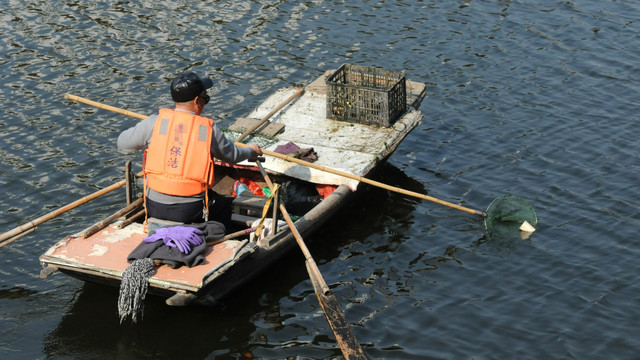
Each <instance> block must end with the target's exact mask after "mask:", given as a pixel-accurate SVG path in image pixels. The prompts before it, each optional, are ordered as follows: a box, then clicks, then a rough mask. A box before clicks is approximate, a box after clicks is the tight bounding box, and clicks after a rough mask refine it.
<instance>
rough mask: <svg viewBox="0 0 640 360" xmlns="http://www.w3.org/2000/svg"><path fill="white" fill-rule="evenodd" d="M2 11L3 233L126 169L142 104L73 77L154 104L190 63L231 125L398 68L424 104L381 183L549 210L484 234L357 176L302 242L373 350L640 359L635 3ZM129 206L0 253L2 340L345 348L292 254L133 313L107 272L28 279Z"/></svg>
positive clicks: (421, 355) (111, 199) (402, 355)
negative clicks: (301, 96) (533, 227)
mask: <svg viewBox="0 0 640 360" xmlns="http://www.w3.org/2000/svg"><path fill="white" fill-rule="evenodd" d="M0 18H1V19H2V21H0V34H1V35H2V37H1V39H2V40H0V65H1V68H0V69H1V70H0V83H1V84H2V87H0V102H1V103H2V109H3V114H4V115H3V116H1V117H0V143H1V147H0V186H1V187H2V192H3V196H2V198H1V199H0V215H1V216H0V232H4V231H8V230H9V229H11V228H13V227H15V226H17V225H19V224H21V223H24V222H27V221H29V220H32V219H35V218H36V217H38V216H41V215H43V214H46V213H48V212H50V211H52V210H54V209H56V208H59V207H61V206H63V205H65V204H67V203H69V202H71V201H74V200H76V199H78V198H80V197H82V196H85V195H87V194H90V193H92V192H94V191H96V190H97V189H100V188H103V187H106V186H108V185H110V184H112V183H114V182H116V181H119V180H120V179H121V176H122V171H121V167H122V165H123V164H124V162H125V161H126V160H127V159H135V160H136V162H137V164H138V166H139V156H131V157H124V156H122V155H120V154H118V153H117V152H116V150H115V140H116V137H117V135H118V133H119V132H120V131H122V130H123V129H125V128H127V127H129V126H131V125H132V124H133V123H134V122H135V121H136V120H135V119H133V118H130V117H126V116H122V115H117V114H114V113H111V112H108V111H104V110H97V109H94V108H91V107H88V106H85V105H79V104H76V103H72V102H70V101H67V100H64V99H63V95H64V94H65V93H73V94H76V95H80V96H84V97H88V98H91V99H93V100H96V101H100V102H104V103H108V104H111V105H114V106H118V107H122V108H126V109H129V110H132V111H136V112H141V113H145V114H148V113H152V112H154V111H155V110H156V109H157V108H158V107H160V106H170V105H171V102H170V97H169V94H168V84H169V82H170V80H171V79H172V78H173V76H175V75H176V74H177V73H180V72H182V71H184V70H187V69H192V70H194V71H197V72H198V73H201V74H205V73H206V74H207V75H209V76H211V77H213V78H214V79H215V82H216V84H217V94H216V95H215V96H214V97H213V98H212V101H211V103H210V104H209V105H208V107H207V109H206V110H205V112H206V115H208V116H212V117H215V118H216V119H217V120H218V121H220V122H221V123H222V124H228V123H229V122H230V121H231V119H235V118H236V117H241V116H245V115H247V114H248V113H249V112H250V111H251V110H252V109H253V108H254V107H256V106H257V105H258V104H260V102H261V101H262V100H264V99H265V98H266V97H267V96H268V95H269V94H270V93H271V92H273V91H274V90H276V89H278V88H280V87H285V86H296V85H301V84H306V83H308V82H309V81H310V80H312V79H314V78H316V77H317V76H319V75H320V74H322V72H323V71H324V70H327V69H332V68H337V67H338V66H339V65H340V64H342V63H344V62H349V63H356V64H364V65H377V66H379V67H383V68H388V69H392V70H405V71H406V72H407V73H408V75H409V78H410V79H413V80H416V81H420V82H425V83H427V84H428V97H427V98H426V99H425V101H424V102H423V104H422V107H421V110H422V111H423V113H424V115H425V116H424V119H423V122H422V124H421V125H420V126H419V127H418V128H417V129H416V130H415V131H414V132H413V133H412V134H411V135H410V136H409V137H408V138H407V139H406V141H405V142H404V143H403V144H402V145H401V146H400V147H399V148H398V150H397V151H396V152H395V153H394V154H393V156H392V157H391V158H390V159H389V161H388V163H387V164H386V165H384V166H381V167H380V169H379V171H378V172H377V174H376V176H377V179H378V180H381V181H383V182H386V183H391V184H394V185H397V186H400V187H403V188H407V189H410V190H414V191H421V192H428V193H429V194H430V195H431V196H434V197H437V198H441V199H445V200H448V201H451V202H455V203H460V204H462V205H464V206H468V207H472V208H476V209H481V210H484V209H485V208H486V207H487V206H488V205H489V204H490V203H491V201H492V200H493V199H495V198H496V197H498V196H500V195H502V194H505V193H514V194H518V195H521V196H524V197H526V198H527V199H529V200H530V202H531V203H532V204H533V206H534V207H535V208H536V210H537V212H538V216H539V218H540V227H539V229H538V231H537V232H536V233H535V234H534V235H533V236H532V237H531V238H530V239H528V240H517V241H515V240H514V241H492V240H491V239H488V238H487V237H486V236H485V234H484V227H483V224H482V221H481V219H479V218H478V217H477V216H473V215H469V214H466V213H463V212H460V211H458V210H455V209H450V208H447V207H443V206H441V205H437V204H433V203H430V202H426V201H419V200H415V199H412V198H407V197H405V196H402V195H397V194H395V193H388V192H386V191H383V190H379V189H375V188H370V187H368V188H366V189H365V193H364V196H362V197H361V198H360V200H361V201H360V202H358V203H357V204H353V206H351V207H350V208H348V209H346V210H345V211H344V212H342V213H341V214H340V216H338V217H336V218H335V219H334V220H333V222H332V226H330V227H329V228H327V229H326V230H324V231H322V232H320V233H319V234H317V235H316V236H315V237H314V238H313V239H310V240H314V243H313V245H312V246H311V247H310V248H311V252H312V253H313V255H314V258H315V259H316V262H317V263H318V265H319V267H320V270H321V272H322V274H323V275H324V277H325V279H326V280H327V282H328V283H329V284H330V285H331V286H332V288H333V291H334V292H335V294H336V296H337V298H338V300H339V302H340V303H341V304H342V306H343V308H344V309H345V313H346V315H347V318H348V320H349V321H350V322H351V323H352V324H353V327H354V331H355V334H356V336H357V337H358V339H359V341H360V342H361V343H362V345H363V347H364V349H365V351H366V353H367V355H369V356H370V357H371V358H384V359H551V358H553V359H604V358H607V359H608V358H615V359H633V358H638V357H639V356H640V355H639V354H640V338H639V337H638V334H640V283H639V282H638V274H639V265H638V264H639V261H638V259H639V258H640V240H639V237H638V229H640V214H639V210H640V205H639V204H640V190H638V186H637V185H638V182H639V181H638V180H639V175H640V167H639V160H640V158H639V155H638V140H637V139H638V135H637V134H636V132H637V123H638V121H640V116H639V111H638V107H639V105H640V100H638V99H639V96H638V94H639V91H640V86H639V75H640V72H639V70H638V64H640V23H639V22H638V19H640V4H639V3H638V2H636V1H613V0H600V1H593V0H588V1H576V2H570V1H527V0H523V1H469V2H463V1H448V2H443V1H349V2H340V1H304V2H294V1H291V2H286V1H217V2H216V1H189V2H187V1H171V2H169V1H162V2H159V1H118V2H111V1H96V0H69V1H56V0H54V1H44V0H41V1H38V0H27V1H12V0H5V1H2V2H1V4H0ZM634 124H635V125H634ZM634 126H635V128H634ZM122 200H123V194H122V193H121V192H115V193H113V194H110V195H106V196H104V197H102V198H100V200H96V201H92V202H90V203H88V204H86V205H83V206H82V207H80V208H78V209H76V210H73V211H70V212H68V213H66V214H64V215H62V216H60V217H58V218H56V219H54V220H51V221H49V222H47V223H45V224H43V225H41V226H39V227H38V229H37V230H36V231H35V232H33V233H31V234H29V235H27V236H25V237H24V238H22V239H20V240H19V241H17V242H15V243H13V244H11V245H9V246H6V247H4V248H2V249H0V358H2V359H178V358H179V359H205V358H207V359H211V358H216V359H242V358H261V359H283V358H304V359H329V358H334V357H337V356H339V350H338V348H337V345H336V342H335V340H334V337H333V335H332V333H331V329H330V327H329V325H328V323H327V322H326V320H325V319H324V317H323V315H322V312H321V310H320V308H319V306H318V303H317V300H316V298H315V295H314V292H313V289H312V286H311V284H310V282H309V281H308V279H307V274H306V272H305V269H304V265H303V262H302V257H300V256H299V254H296V253H294V254H292V256H290V257H289V258H287V259H286V261H284V262H283V263H281V264H280V265H279V266H277V267H276V268H273V269H269V270H268V271H265V273H264V276H263V277H262V278H261V279H260V281H257V282H256V283H255V284H254V287H253V288H248V289H245V290H243V291H242V292H240V293H239V294H237V296H235V297H234V298H233V299H231V300H230V301H228V302H226V303H224V304H220V305H219V306H216V307H211V308H204V307H189V308H170V307H168V306H166V305H164V303H163V302H162V301H161V300H159V299H155V298H154V299H149V300H148V301H147V304H146V310H145V314H144V320H143V322H142V323H141V324H138V325H135V326H130V325H123V326H121V325H119V324H118V316H117V310H116V306H117V289H111V288H105V287H101V286H97V285H91V284H84V283H82V282H80V281H77V280H75V279H72V278H69V277H66V276H63V275H60V274H57V275H54V276H52V277H50V278H49V279H47V280H41V279H38V274H39V271H40V264H39V263H38V256H39V255H41V254H42V253H43V252H44V251H46V249H47V248H48V247H49V246H51V245H52V244H54V243H55V242H56V241H57V240H58V239H60V238H62V237H63V236H64V235H66V234H69V233H73V232H76V231H79V230H81V229H83V228H84V227H86V226H87V225H88V224H89V223H91V222H93V221H95V220H96V219H98V218H101V217H103V216H106V215H108V214H111V213H112V212H114V211H115V210H116V209H117V208H118V207H119V206H120V204H121V203H122Z"/></svg>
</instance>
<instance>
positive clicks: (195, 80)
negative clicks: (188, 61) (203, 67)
mask: <svg viewBox="0 0 640 360" xmlns="http://www.w3.org/2000/svg"><path fill="white" fill-rule="evenodd" d="M212 86H213V80H211V79H209V78H203V79H201V78H200V77H199V76H198V75H196V74H195V73H194V72H186V73H182V74H180V75H178V76H176V78H175V79H173V81H172V82H171V98H172V99H173V101H175V102H185V101H190V100H193V99H195V98H196V96H198V95H200V93H202V92H203V91H205V90H206V89H208V88H210V87H212Z"/></svg>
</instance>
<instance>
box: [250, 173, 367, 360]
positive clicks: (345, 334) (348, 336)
mask: <svg viewBox="0 0 640 360" xmlns="http://www.w3.org/2000/svg"><path fill="white" fill-rule="evenodd" d="M256 164H258V168H259V169H260V172H261V173H262V176H263V177H264V180H265V182H266V183H267V186H269V189H271V191H274V187H273V183H272V182H271V179H269V175H268V174H267V172H266V171H265V170H264V168H263V167H262V164H260V162H259V161H258V162H256ZM280 212H281V213H282V217H284V220H285V221H286V222H287V225H289V228H290V229H291V232H292V233H293V236H294V237H295V238H296V241H297V242H298V246H299V247H300V250H302V254H303V255H304V258H305V264H306V266H307V272H308V273H309V278H310V279H311V283H312V284H313V290H314V291H315V293H316V296H317V297H318V302H319V303H320V306H321V307H322V310H323V311H324V315H325V316H326V317H327V321H328V322H329V325H330V326H331V329H332V330H333V333H334V335H335V336H336V340H337V341H338V345H339V346H340V350H341V351H342V355H343V356H344V357H345V358H346V359H366V358H367V357H366V355H365V354H364V351H363V350H362V347H361V346H360V343H358V340H357V339H356V336H355V335H354V333H353V331H352V330H351V326H350V325H349V323H348V322H347V319H346V317H345V315H344V312H343V311H342V308H341V307H340V304H339V303H338V300H337V299H336V297H335V295H333V293H332V292H331V289H330V288H329V286H328V285H327V283H326V282H325V281H324V278H323V277H322V274H321V273H320V269H318V265H316V262H315V261H314V260H313V257H312V256H311V253H310V252H309V249H308V248H307V245H306V244H305V243H304V240H303V239H302V235H300V233H299V232H298V229H297V228H296V225H295V224H294V223H293V220H291V216H289V213H288V212H287V209H286V208H285V206H284V204H282V203H280Z"/></svg>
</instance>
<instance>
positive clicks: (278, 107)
mask: <svg viewBox="0 0 640 360" xmlns="http://www.w3.org/2000/svg"><path fill="white" fill-rule="evenodd" d="M303 92H304V88H301V89H298V91H296V92H295V93H294V94H293V95H291V96H289V98H287V99H286V100H285V101H283V102H282V103H280V105H278V106H276V107H275V109H273V110H271V111H270V112H269V113H268V114H267V115H266V116H265V117H263V118H262V120H260V122H259V123H257V124H255V125H254V126H252V127H251V128H249V129H248V130H247V131H245V132H244V133H243V134H242V135H240V136H239V137H238V138H237V139H236V141H238V142H240V141H242V140H244V138H246V137H247V136H249V135H251V134H252V133H253V132H254V131H256V130H257V129H258V128H260V127H261V126H262V125H264V123H266V122H267V121H268V120H269V119H270V118H271V117H272V116H273V114H275V113H277V112H278V111H280V109H282V108H283V107H285V106H286V105H287V104H288V103H290V102H292V101H293V100H294V99H295V98H297V97H298V96H300V95H302V93H303Z"/></svg>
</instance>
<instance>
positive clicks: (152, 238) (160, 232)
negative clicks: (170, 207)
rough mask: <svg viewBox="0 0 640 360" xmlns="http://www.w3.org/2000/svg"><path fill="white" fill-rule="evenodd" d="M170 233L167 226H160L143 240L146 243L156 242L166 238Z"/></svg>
mask: <svg viewBox="0 0 640 360" xmlns="http://www.w3.org/2000/svg"><path fill="white" fill-rule="evenodd" d="M168 233H169V232H168V231H167V228H158V229H156V231H155V232H154V233H153V234H151V235H149V236H147V237H145V238H143V239H142V241H144V242H146V243H152V242H156V241H159V240H162V239H164V238H165V236H166V235H167V234H168Z"/></svg>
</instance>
